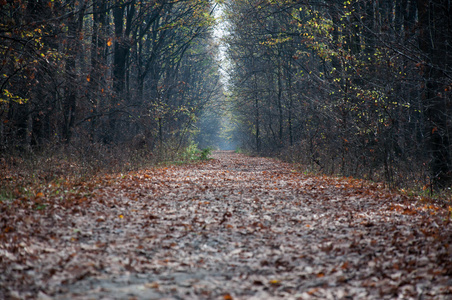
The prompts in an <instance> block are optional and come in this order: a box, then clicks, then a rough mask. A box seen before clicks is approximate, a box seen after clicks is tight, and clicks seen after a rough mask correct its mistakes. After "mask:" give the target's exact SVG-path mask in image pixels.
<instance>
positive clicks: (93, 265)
mask: <svg viewBox="0 0 452 300" xmlns="http://www.w3.org/2000/svg"><path fill="white" fill-rule="evenodd" d="M46 193H47V192H46V191H43V192H42V193H39V194H38V195H36V197H35V198H33V199H25V198H22V199H17V200H16V201H14V202H13V203H2V204H1V207H0V208H1V217H0V218H1V219H0V226H1V227H0V228H1V233H0V269H1V272H0V298H1V299H35V298H36V299H226V300H227V299H317V298H318V299H397V298H399V299H452V234H451V233H452V224H451V222H450V221H449V214H450V212H448V208H447V207H440V206H438V205H435V204H432V203H429V202H425V203H424V202H422V201H419V200H416V199H410V198H408V197H406V196H402V195H397V194H393V193H390V192H388V191H385V190H384V189H383V188H381V187H380V186H378V185H377V184H370V183H366V182H363V181H359V180H354V179H350V178H331V177H326V176H325V177H313V176H305V175H303V174H301V173H299V172H297V171H295V170H294V169H293V166H291V165H289V164H284V163H281V162H277V161H275V160H271V159H264V158H251V157H246V156H244V155H240V154H234V153H232V152H216V153H215V154H214V159H212V160H210V161H207V162H202V163H197V164H193V165H184V166H171V167H165V168H158V169H153V170H143V171H139V172H131V173H129V174H118V175H111V176H102V177H98V179H97V180H93V181H92V182H85V183H80V184H79V185H78V186H77V185H75V186H72V187H71V192H67V193H64V195H63V196H61V195H57V194H55V193H54V194H52V195H46Z"/></svg>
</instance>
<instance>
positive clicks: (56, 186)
mask: <svg viewBox="0 0 452 300" xmlns="http://www.w3.org/2000/svg"><path fill="white" fill-rule="evenodd" d="M211 152H212V149H211V148H206V149H201V150H200V149H198V147H197V145H196V144H189V145H188V146H187V147H181V149H180V150H179V151H176V150H172V148H171V147H170V145H165V149H153V150H151V149H147V148H145V147H142V148H139V149H136V148H133V147H131V146H128V145H119V146H109V145H102V144H91V145H88V146H83V147H81V146H78V147H77V146H75V145H59V146H54V147H51V148H48V149H46V150H45V151H32V150H27V151H24V150H22V151H10V152H9V153H7V154H6V153H2V154H0V171H1V172H0V202H3V203H8V202H11V201H13V200H15V199H28V200H31V201H35V202H36V203H37V205H35V208H36V209H39V210H40V209H45V207H46V205H45V203H41V200H40V199H41V198H44V197H48V196H50V197H64V196H65V195H66V194H69V193H76V192H77V189H73V188H72V187H73V186H77V185H81V184H82V183H84V182H89V181H90V180H93V178H94V177H96V176H99V175H102V174H112V173H113V174H121V173H127V172H131V171H135V170H139V169H146V168H153V167H156V166H158V165H160V164H162V163H164V164H166V165H171V164H181V163H190V162H194V161H200V160H207V159H209V158H210V155H211ZM82 196H83V195H82Z"/></svg>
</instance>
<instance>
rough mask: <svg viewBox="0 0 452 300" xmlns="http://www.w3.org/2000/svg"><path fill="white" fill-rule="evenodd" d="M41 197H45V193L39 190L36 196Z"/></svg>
mask: <svg viewBox="0 0 452 300" xmlns="http://www.w3.org/2000/svg"><path fill="white" fill-rule="evenodd" d="M41 197H44V193H42V192H39V193H37V194H36V198H41Z"/></svg>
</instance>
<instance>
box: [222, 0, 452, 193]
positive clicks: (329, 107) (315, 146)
mask: <svg viewBox="0 0 452 300" xmlns="http://www.w3.org/2000/svg"><path fill="white" fill-rule="evenodd" d="M225 10H226V14H227V16H228V23H229V28H230V35H229V37H228V43H229V57H230V60H231V78H232V80H231V87H230V94H231V95H230V98H231V102H232V103H233V105H234V106H235V112H236V113H237V117H236V123H237V131H238V132H239V134H240V137H241V140H242V143H243V145H244V146H245V147H247V148H249V149H253V150H255V151H257V152H272V153H290V155H291V156H292V157H293V158H296V159H297V160H298V161H300V162H302V163H304V164H309V165H312V167H315V168H316V169H317V170H322V171H323V172H328V173H330V172H331V173H341V174H343V175H347V176H348V175H355V176H356V175H357V176H364V177H367V178H369V179H385V180H386V181H387V182H390V183H392V184H405V183H407V182H413V181H414V182H416V183H417V184H423V185H424V184H430V183H432V184H434V185H437V186H440V187H446V186H449V185H450V183H451V180H452V173H451V171H452V169H451V168H452V166H451V157H450V155H451V145H450V138H451V132H450V130H451V124H452V123H451V121H452V114H451V84H452V79H451V71H452V68H451V57H452V52H451V40H452V28H451V20H452V3H451V2H450V1H447V0H430V1H429V0H419V1H414V0H382V1H373V0H364V1H353V0H348V1H343V0H341V1H338V0H334V1H289V0H287V1H282V0H281V1H266V0H255V1H254V0H239V1H229V2H228V3H227V5H226V8H225Z"/></svg>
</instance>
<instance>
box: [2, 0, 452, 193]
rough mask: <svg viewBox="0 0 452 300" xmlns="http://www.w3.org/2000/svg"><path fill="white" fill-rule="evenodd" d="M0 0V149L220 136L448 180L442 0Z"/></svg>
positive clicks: (449, 26)
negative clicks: (219, 23)
mask: <svg viewBox="0 0 452 300" xmlns="http://www.w3.org/2000/svg"><path fill="white" fill-rule="evenodd" d="M0 3H1V6H2V9H1V11H0V15H1V17H0V18H1V22H0V53H1V65H0V97H1V99H0V145H1V146H0V153H1V155H2V156H5V157H7V156H9V155H11V154H14V155H22V154H21V153H30V152H33V153H36V152H39V151H41V152H45V151H47V150H48V149H55V148H67V149H70V151H79V152H80V153H81V155H82V156H83V155H88V154H92V153H94V152H96V151H104V152H105V151H109V149H113V148H115V147H116V148H118V149H120V150H121V151H122V152H125V150H126V149H134V150H136V149H144V150H145V151H146V153H147V155H150V154H154V157H155V154H156V153H157V154H159V155H160V158H161V157H162V155H165V154H168V153H171V152H177V151H180V150H181V149H184V148H185V147H187V146H189V145H191V144H193V142H197V143H198V144H199V146H200V147H207V146H214V147H215V146H216V147H222V146H223V147H225V146H226V145H227V144H226V143H219V142H218V136H219V135H223V136H227V137H228V138H229V139H230V140H233V141H234V143H236V144H237V145H239V146H240V147H241V148H242V149H245V150H247V151H252V152H255V153H260V154H262V155H279V156H280V157H283V158H285V159H290V160H291V161H294V162H298V163H301V164H302V165H304V166H307V167H308V169H309V170H311V171H315V172H322V173H328V174H340V175H344V176H357V177H363V178H367V179H370V180H384V181H385V182H387V183H389V184H390V185H392V186H403V185H417V186H421V187H424V188H433V187H439V188H445V187H449V186H450V183H451V181H452V158H451V145H450V139H451V132H450V129H451V128H452V122H451V121H452V114H451V109H452V108H451V93H452V79H451V75H452V69H451V62H452V54H451V39H452V34H451V32H452V23H451V21H452V4H451V3H450V1H448V0H434V1H427V0H418V1H414V0H380V1H374V0H364V1H351V0H347V1H343V0H340V1H338V0H334V1H321V0H318V1H309V0H299V1H289V0H279V1H274V0H236V1H209V0H171V1H168V0H144V1H136V0H77V1H75V0H48V1H43V0H36V1H26V0H14V1H9V0H3V1H0ZM216 11H217V12H218V11H219V13H216ZM218 15H222V17H221V19H219V20H220V21H221V22H222V24H223V26H222V27H221V28H223V31H224V32H223V33H222V34H221V35H222V36H223V40H224V45H223V52H225V54H219V53H221V51H219V46H218V37H215V31H222V29H218V27H217V29H215V28H216V27H215V25H216V23H218V22H216V19H218V18H216V16H218ZM222 69H223V70H222ZM222 74H223V75H224V76H222ZM222 77H223V78H222ZM223 85H224V87H223ZM225 95H226V100H224V98H225ZM222 110H223V111H224V113H222ZM222 114H223V115H222ZM224 115H227V116H229V117H230V120H229V121H227V122H225V121H224ZM225 124H226V125H225ZM225 127H226V128H225ZM104 158H105V157H104ZM113 161H114V160H113Z"/></svg>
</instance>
